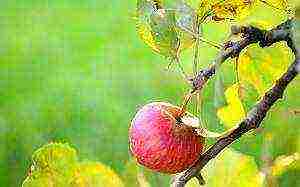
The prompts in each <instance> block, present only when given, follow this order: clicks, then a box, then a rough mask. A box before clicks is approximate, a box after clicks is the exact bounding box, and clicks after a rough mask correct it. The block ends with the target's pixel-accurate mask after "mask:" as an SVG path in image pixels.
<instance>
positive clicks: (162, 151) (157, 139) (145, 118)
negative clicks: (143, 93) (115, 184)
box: [129, 102, 204, 174]
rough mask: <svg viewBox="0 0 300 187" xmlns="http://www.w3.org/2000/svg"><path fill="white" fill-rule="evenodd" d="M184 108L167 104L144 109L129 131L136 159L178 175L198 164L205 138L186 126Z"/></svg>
mask: <svg viewBox="0 0 300 187" xmlns="http://www.w3.org/2000/svg"><path fill="white" fill-rule="evenodd" d="M180 111H181V109H180V107H177V106H174V105H172V104H169V103H165V102H153V103H149V104H146V105H145V106H143V107H142V108H141V109H140V110H139V111H138V112H137V114H136V115H135V117H134V119H133V120H132V122H131V126H130V129H129V144H130V151H131V153H132V155H133V156H134V157H135V158H136V160H137V162H138V163H140V164H141V165H143V166H145V167H147V168H149V169H151V170H154V171H157V172H162V173H168V174H174V173H179V172H182V171H184V170H186V169H188V168H189V167H190V166H191V165H192V164H194V163H195V162H196V160H197V158H198V157H199V155H200V154H201V153H202V151H203V148H204V138H203V137H202V136H199V135H198V134H197V133H196V132H195V130H194V129H195V128H194V127H191V126H187V125H185V124H183V122H182V121H181V120H180V118H179V114H180Z"/></svg>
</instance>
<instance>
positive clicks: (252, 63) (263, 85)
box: [238, 43, 293, 95]
mask: <svg viewBox="0 0 300 187" xmlns="http://www.w3.org/2000/svg"><path fill="white" fill-rule="evenodd" d="M292 58H293V56H292V54H291V52H290V51H289V50H288V48H287V47H286V46H285V44H283V43H277V44H274V45H273V46H272V47H269V48H265V49H262V48H260V47H258V46H250V47H249V48H247V49H246V50H245V51H244V52H242V53H241V54H240V57H239V60H238V73H239V76H240V81H241V82H242V83H248V84H251V85H252V86H253V87H254V88H255V89H256V90H257V92H258V93H259V95H263V94H264V93H265V92H266V91H267V90H268V89H269V88H270V87H271V86H272V85H273V84H274V82H275V81H276V80H277V79H278V78H279V77H280V76H281V75H282V74H283V73H284V72H285V71H286V69H287V67H288V65H289V63H290V62H291V61H292Z"/></svg>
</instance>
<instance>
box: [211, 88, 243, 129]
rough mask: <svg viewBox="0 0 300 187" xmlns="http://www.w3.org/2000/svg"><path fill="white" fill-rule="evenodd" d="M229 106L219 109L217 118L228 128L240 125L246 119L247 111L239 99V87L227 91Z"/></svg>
mask: <svg viewBox="0 0 300 187" xmlns="http://www.w3.org/2000/svg"><path fill="white" fill-rule="evenodd" d="M225 97H226V101H227V103H228V105H227V106H225V107H222V108H220V109H218V111H217V116H218V117H219V119H220V120H221V121H222V123H223V124H224V125H225V127H227V128H231V127H233V126H234V125H236V124H238V123H239V122H240V121H241V120H242V119H243V118H244V117H245V111H244V107H243V104H242V102H241V100H240V97H239V85H238V84H234V85H232V86H231V87H229V88H227V90H226V91H225Z"/></svg>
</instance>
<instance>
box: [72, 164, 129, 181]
mask: <svg viewBox="0 0 300 187" xmlns="http://www.w3.org/2000/svg"><path fill="white" fill-rule="evenodd" d="M71 186H72V187H86V186H95V187H96V186H102V187H110V186H114V187H123V186H124V184H123V182H122V180H121V179H120V177H119V176H118V175H117V174H116V173H115V172H114V171H113V170H112V169H110V168H109V167H108V166H105V165H103V164H102V163H100V162H81V163H79V165H78V167H77V168H76V170H75V176H74V177H73V180H72V182H71Z"/></svg>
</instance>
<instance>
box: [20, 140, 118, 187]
mask: <svg viewBox="0 0 300 187" xmlns="http://www.w3.org/2000/svg"><path fill="white" fill-rule="evenodd" d="M32 160H33V165H32V166H31V169H30V172H29V174H28V177H27V178H26V179H25V181H24V182H23V185H22V186H23V187H43V186H57V187H60V186H61V187H68V186H69V187H84V186H107V187H108V186H116V187H122V186H124V185H123V183H122V180H121V179H120V178H119V177H118V175H117V174H116V173H115V172H114V171H112V170H111V169H110V168H109V167H107V166H105V165H103V164H102V163H100V162H87V161H85V162H79V161H78V158H77V154H76V151H75V149H74V148H71V147H70V146H69V145H68V144H62V143H50V144H47V145H44V146H43V147H41V148H40V149H38V150H37V151H36V152H35V153H34V154H33V157H32Z"/></svg>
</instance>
